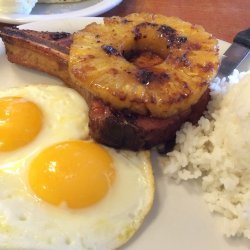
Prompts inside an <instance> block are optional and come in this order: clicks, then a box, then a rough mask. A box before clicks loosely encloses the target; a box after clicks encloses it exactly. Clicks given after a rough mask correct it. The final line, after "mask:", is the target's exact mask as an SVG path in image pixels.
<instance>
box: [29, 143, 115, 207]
mask: <svg viewBox="0 0 250 250" xmlns="http://www.w3.org/2000/svg"><path fill="white" fill-rule="evenodd" d="M114 178H115V169H114V167H113V161H112V158H111V156H110V154H109V153H108V152H107V151H106V150H105V149H104V148H103V147H101V146H100V145H98V144H96V143H93V142H86V141H80V140H76V141H67V142H62V143H58V144H56V145H53V146H51V147H49V148H47V149H45V150H44V151H42V152H41V153H40V154H39V155H38V156H37V157H36V158H35V159H34V160H33V161H32V163H31V166H30V170H29V183H30V186H31V188H32V189H33V191H34V192H35V194H36V195H37V196H38V197H40V198H41V199H42V200H44V201H46V202H48V203H50V204H53V205H60V204H62V203H66V204H67V206H68V207H70V208H83V207H87V206H90V205H93V204H95V203H97V202H98V201H100V200H101V199H102V198H103V197H104V196H105V195H106V194H107V192H108V191H109V188H110V186H111V185H112V183H113V181H114Z"/></svg>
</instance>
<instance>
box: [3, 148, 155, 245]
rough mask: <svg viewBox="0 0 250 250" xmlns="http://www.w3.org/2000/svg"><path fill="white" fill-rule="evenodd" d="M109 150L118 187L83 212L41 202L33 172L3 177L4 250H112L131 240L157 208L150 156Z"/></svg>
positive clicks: (25, 170)
mask: <svg viewBox="0 0 250 250" xmlns="http://www.w3.org/2000/svg"><path fill="white" fill-rule="evenodd" d="M105 148H106V150H107V151H108V152H109V153H110V155H111V156H112V158H113V162H114V166H115V171H116V179H115V182H114V184H113V185H112V187H111V188H110V191H109V192H108V194H107V195H106V196H105V198H104V199H103V200H101V201H100V202H99V203H96V204H95V205H93V206H90V207H87V208H83V209H69V208H67V207H65V206H60V207H56V206H52V205H50V204H47V203H46V202H44V201H42V200H41V199H39V198H37V197H36V196H35V195H34V194H33V193H32V191H31V190H30V188H29V185H28V184H27V181H26V176H27V171H28V166H27V167H24V168H22V171H20V172H19V174H17V173H7V172H0V232H1V233H0V249H2V250H4V249H12V250H13V249H32V250H37V249H42V250H49V249H50V250H52V249H53V250H58V249H60V250H66V249H72V250H78V249H79V250H80V249H99V250H105V249H107V250H110V249H116V248H117V247H119V246H121V245H122V244H124V243H125V242H126V241H127V240H128V239H129V238H130V237H132V235H133V234H134V233H135V232H136V230H137V229H138V228H139V226H140V225H141V224H142V221H143V219H144V217H145V216H146V214H147V213H148V212H149V210H150V208H151V206H152V203H153V196H154V180H153V174H152V168H151V164H150V155H149V152H131V151H117V150H114V149H110V148H107V147H105ZM93 157H97V156H94V155H93ZM27 165H28V164H27Z"/></svg>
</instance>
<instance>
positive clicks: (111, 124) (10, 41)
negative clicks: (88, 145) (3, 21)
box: [0, 27, 209, 150]
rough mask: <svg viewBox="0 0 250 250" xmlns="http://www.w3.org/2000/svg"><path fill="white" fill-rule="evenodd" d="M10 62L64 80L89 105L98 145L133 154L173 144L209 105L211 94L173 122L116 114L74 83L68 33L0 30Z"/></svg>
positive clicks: (90, 119) (119, 111) (207, 93)
mask: <svg viewBox="0 0 250 250" xmlns="http://www.w3.org/2000/svg"><path fill="white" fill-rule="evenodd" d="M0 36H1V37H2V39H3V41H4V43H5V47H6V54H7V57H8V59H9V61H11V62H13V63H17V64H21V65H24V66H26V67H29V68H34V69H37V70H40V71H44V72H46V73H48V74H51V75H54V76H57V77H59V78H60V79H62V80H63V81H64V82H65V84H67V85H68V86H70V87H72V88H75V89H76V90H77V91H78V92H80V93H81V94H82V95H83V96H84V97H85V98H86V99H87V102H88V104H89V128H90V135H91V137H92V138H93V139H95V140H96V141H97V142H99V143H102V144H105V145H108V146H111V147H114V148H126V149H132V150H139V149H148V148H151V147H153V146H156V145H158V144H162V143H164V144H165V143H166V144H168V143H172V141H173V140H174V138H175V133H176V131H177V130H178V129H179V128H180V127H181V125H182V124H183V123H184V122H185V121H190V122H193V123H195V122H197V121H198V119H199V118H200V116H201V115H202V113H203V111H204V110H205V109H206V106H207V103H208V101H209V90H207V91H206V92H205V93H204V94H203V96H202V97H201V98H200V100H199V101H198V102H197V103H196V104H195V105H193V106H192V107H190V108H189V109H188V110H186V111H185V112H181V113H179V114H178V115H175V116H172V117H169V118H164V119H161V118H155V117H148V116H142V115H137V114H133V113H131V112H130V111H128V110H115V109H113V108H112V107H111V106H109V105H107V104H105V103H104V102H103V101H102V100H100V99H96V98H93V97H92V96H91V97H90V95H89V93H86V91H85V90H84V88H79V87H76V85H74V83H73V82H71V79H70V77H69V74H68V53H69V48H70V45H71V43H72V36H71V35H70V34H69V33H65V32H39V31H32V30H19V29H17V28H11V27H6V28H3V29H2V30H0Z"/></svg>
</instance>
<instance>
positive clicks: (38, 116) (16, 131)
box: [0, 97, 43, 152]
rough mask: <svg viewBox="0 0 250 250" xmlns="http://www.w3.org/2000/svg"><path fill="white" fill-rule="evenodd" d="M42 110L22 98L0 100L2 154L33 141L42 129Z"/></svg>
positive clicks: (0, 147)
mask: <svg viewBox="0 0 250 250" xmlns="http://www.w3.org/2000/svg"><path fill="white" fill-rule="evenodd" d="M42 118H43V115H42V112H41V110H40V108H39V107H38V106H37V105H36V104H34V103H33V102H30V101H28V100H26V99H24V98H21V97H3V98H1V99H0V152H7V151H12V150H16V149H18V148H20V147H22V146H25V145H26V144H28V143H30V142H32V141H33V139H34V138H35V137H36V136H37V134H38V133H39V132H40V130H41V128H42Z"/></svg>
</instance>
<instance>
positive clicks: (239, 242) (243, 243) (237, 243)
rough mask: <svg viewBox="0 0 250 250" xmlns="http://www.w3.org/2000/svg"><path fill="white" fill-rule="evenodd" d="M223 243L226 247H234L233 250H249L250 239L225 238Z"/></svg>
mask: <svg viewBox="0 0 250 250" xmlns="http://www.w3.org/2000/svg"><path fill="white" fill-rule="evenodd" d="M225 241H226V242H227V243H228V245H230V246H233V247H235V249H241V248H242V247H244V248H246V249H250V239H246V238H243V236H242V237H231V238H226V237H225Z"/></svg>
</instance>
